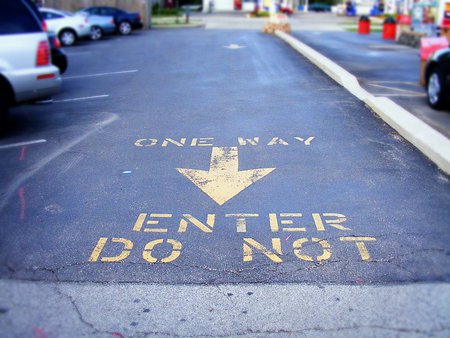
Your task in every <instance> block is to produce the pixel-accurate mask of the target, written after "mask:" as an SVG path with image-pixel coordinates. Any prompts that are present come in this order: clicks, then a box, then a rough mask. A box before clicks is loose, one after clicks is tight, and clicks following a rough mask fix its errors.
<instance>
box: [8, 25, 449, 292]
mask: <svg viewBox="0 0 450 338" xmlns="http://www.w3.org/2000/svg"><path fill="white" fill-rule="evenodd" d="M67 52H68V55H69V58H70V60H69V61H70V65H69V70H68V72H67V73H66V74H65V75H64V76H63V78H64V83H63V89H62V91H61V93H60V94H58V95H57V96H55V97H54V102H53V103H52V104H43V105H34V106H23V107H18V108H14V109H13V110H12V111H11V113H12V122H11V128H10V131H9V132H8V133H7V135H5V136H3V137H2V139H1V140H0V156H1V158H2V166H1V168H0V210H1V216H0V223H1V227H0V277H1V278H2V279H14V280H33V281H72V282H87V281H91V282H143V283H163V284H212V285H214V284H226V283H266V284H270V283H310V284H311V283H312V284H314V285H320V284H327V283H332V284H339V285H341V284H347V285H348V284H350V285H353V284H374V285H379V284H390V285H395V284H399V283H400V284H401V283H411V282H438V281H441V282H448V281H449V280H450V274H449V272H450V250H449V246H448V243H449V242H450V229H449V227H448V220H449V217H450V208H449V206H450V180H449V177H448V176H446V175H445V174H443V173H442V172H440V171H439V170H438V169H437V167H436V166H435V165H434V164H433V163H432V162H430V161H429V160H428V159H426V158H425V157H424V156H423V155H422V154H421V153H420V152H419V151H417V150H416V149H415V148H414V147H412V146H411V145H410V144H409V143H407V142H406V141H405V140H403V139H402V138H401V137H400V136H399V135H398V134H397V133H396V132H395V131H394V130H393V129H391V128H390V127H389V126H387V125H386V124H384V123H383V122H382V121H381V120H380V119H379V118H377V117H376V115H375V114H374V113H373V112H372V111H371V110H370V109H368V108H367V107H365V106H364V104H363V103H361V102H360V101H358V100H357V99H356V98H355V97H353V96H352V95H351V94H349V93H348V92H347V91H345V90H344V89H343V88H341V87H339V86H338V85H337V84H336V83H334V82H333V81H332V80H331V79H329V78H328V77H327V76H326V75H324V74H323V73H322V72H321V71H320V70H319V69H317V68H316V67H315V66H313V65H312V64H310V63H309V62H308V61H306V60H305V59H303V58H302V57H300V56H299V55H298V54H296V53H295V52H294V51H293V50H291V49H290V48H288V47H287V46H286V45H285V44H284V43H283V42H281V41H280V40H278V39H277V38H275V37H272V36H266V35H263V34H261V33H256V32H253V31H232V30H227V31H221V30H217V31H212V30H200V29H198V30H197V29H186V30H176V31H173V30H154V31H149V32H141V33H136V34H133V35H132V36H130V37H123V38H119V37H112V38H109V39H106V40H102V41H99V42H97V43H95V44H91V43H88V42H86V43H82V44H80V45H78V46H76V47H73V48H70V49H67Z"/></svg>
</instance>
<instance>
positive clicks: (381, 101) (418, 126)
mask: <svg viewBox="0 0 450 338" xmlns="http://www.w3.org/2000/svg"><path fill="white" fill-rule="evenodd" d="M275 35H276V36H278V37H279V38H280V39H281V40H283V41H284V42H286V43H287V44H289V45H290V46H291V47H292V48H294V49H295V50H296V51H297V52H299V53H300V54H302V55H303V56H304V57H306V58H307V59H308V60H309V61H311V62H312V63H313V64H315V65H316V66H317V67H319V68H320V69H322V70H323V71H324V72H325V73H326V74H327V75H328V76H329V77H331V78H332V79H333V80H335V81H336V82H337V83H339V84H340V85H341V86H343V87H344V88H345V89H347V90H348V91H349V92H350V93H352V94H353V95H354V96H356V97H357V98H358V99H360V100H361V101H363V102H364V103H365V104H367V105H368V106H369V107H370V108H372V110H373V111H374V112H375V113H376V114H378V115H379V116H380V117H381V118H382V119H383V120H384V121H385V122H386V123H387V124H389V125H390V126H391V127H392V128H394V129H395V130H396V131H397V132H398V133H399V134H400V135H402V136H403V137H404V138H405V139H406V140H408V141H409V142H411V143H412V144H413V145H414V146H415V147H416V148H417V149H419V150H420V151H421V152H422V153H423V154H425V156H427V157H428V158H429V159H430V160H431V161H433V162H434V163H435V164H436V165H437V166H438V167H439V168H441V169H442V170H443V171H444V172H445V173H447V174H449V175H450V140H449V139H448V138H447V137H445V136H444V135H442V134H441V133H439V132H438V131H436V130H435V129H433V128H431V127H430V126H429V125H428V124H426V123H425V122H423V121H422V120H420V119H419V118H417V117H415V116H414V115H413V114H411V113H410V112H408V111H407V110H405V109H404V108H402V107H400V106H399V105H398V104H396V103H395V102H393V101H392V100H390V99H388V98H386V97H375V96H373V95H372V94H370V93H369V92H368V91H366V90H365V89H363V88H362V87H361V86H360V84H359V82H358V79H357V78H356V77H355V76H354V75H352V74H351V73H349V72H348V71H346V70H345V69H344V68H342V67H341V66H339V65H337V64H336V63H334V62H333V61H331V60H330V59H328V58H327V57H325V56H323V55H322V54H320V53H318V52H317V51H315V50H314V49H312V48H311V47H309V46H307V45H305V44H304V43H302V42H300V41H299V40H297V39H295V38H294V37H292V36H291V35H289V34H286V33H284V32H282V31H279V30H277V31H275Z"/></svg>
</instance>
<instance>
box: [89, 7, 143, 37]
mask: <svg viewBox="0 0 450 338" xmlns="http://www.w3.org/2000/svg"><path fill="white" fill-rule="evenodd" d="M82 11H83V12H86V13H89V14H92V15H100V16H109V17H113V18H114V22H115V24H116V28H117V32H119V33H120V34H122V35H128V34H130V33H131V31H132V30H133V29H141V28H142V27H143V26H144V25H143V23H142V19H141V15H140V14H139V13H129V12H125V11H124V10H121V9H119V8H115V7H106V6H101V7H88V8H83V9H82Z"/></svg>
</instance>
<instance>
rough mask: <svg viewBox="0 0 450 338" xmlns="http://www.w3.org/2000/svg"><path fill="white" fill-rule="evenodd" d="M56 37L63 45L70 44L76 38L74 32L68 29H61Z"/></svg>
mask: <svg viewBox="0 0 450 338" xmlns="http://www.w3.org/2000/svg"><path fill="white" fill-rule="evenodd" d="M58 37H59V41H61V44H62V45H63V46H72V45H73V44H74V43H75V40H76V39H77V36H76V34H75V32H74V31H72V30H70V29H64V30H63V31H61V33H59V36H58Z"/></svg>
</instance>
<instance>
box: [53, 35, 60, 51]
mask: <svg viewBox="0 0 450 338" xmlns="http://www.w3.org/2000/svg"><path fill="white" fill-rule="evenodd" d="M53 44H54V45H55V47H56V49H60V48H61V42H59V39H58V38H57V37H56V36H55V37H54V38H53Z"/></svg>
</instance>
